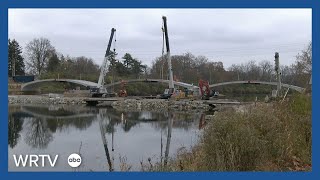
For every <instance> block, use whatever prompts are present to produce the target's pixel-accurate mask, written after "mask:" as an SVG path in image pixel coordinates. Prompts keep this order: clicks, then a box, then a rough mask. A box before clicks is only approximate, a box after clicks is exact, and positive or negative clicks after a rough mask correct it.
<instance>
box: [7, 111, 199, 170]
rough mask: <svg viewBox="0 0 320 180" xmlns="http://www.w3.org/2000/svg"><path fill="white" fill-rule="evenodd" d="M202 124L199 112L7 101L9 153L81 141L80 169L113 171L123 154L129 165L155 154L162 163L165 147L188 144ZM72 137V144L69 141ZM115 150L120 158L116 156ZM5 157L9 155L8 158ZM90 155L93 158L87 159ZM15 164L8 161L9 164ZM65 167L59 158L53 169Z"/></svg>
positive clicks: (58, 148)
mask: <svg viewBox="0 0 320 180" xmlns="http://www.w3.org/2000/svg"><path fill="white" fill-rule="evenodd" d="M204 125H205V116H204V114H202V113H186V112H167V113H157V112H148V111H142V112H127V111H117V110H114V109H107V108H96V107H86V106H10V107H9V122H8V128H9V135H8V146H9V154H14V153H17V152H25V153H30V154H31V153H33V152H34V151H36V152H41V153H45V152H49V151H50V152H57V153H58V152H59V153H61V154H62V155H64V156H67V155H69V154H70V153H71V152H74V149H79V144H78V143H76V142H75V141H81V146H83V147H82V148H80V149H81V152H79V153H81V155H82V156H84V159H87V167H88V168H89V169H86V170H84V171H88V170H95V171H106V170H107V171H118V170H119V166H120V163H121V162H120V161H121V157H126V159H128V161H129V162H127V163H129V164H131V165H133V166H134V168H133V169H134V170H139V165H140V162H141V160H142V159H147V158H149V157H155V155H156V156H157V157H158V158H160V159H158V160H160V161H161V163H163V164H164V165H166V164H167V162H168V158H169V157H170V152H173V153H175V152H176V150H177V149H178V148H180V147H181V146H185V147H188V146H189V147H190V146H192V145H193V143H195V142H196V137H195V136H197V135H196V134H195V133H196V132H198V131H199V129H202V128H203V126H204ZM70 134H75V136H74V135H70ZM99 134H100V135H99ZM96 136H100V138H98V139H97V138H96ZM78 137H79V138H78ZM80 137H81V138H80ZM77 138H78V139H77ZM99 139H101V140H99ZM65 141H68V142H69V144H70V145H69V146H70V147H69V146H68V144H64V142H65ZM73 142H74V144H77V147H75V146H76V145H71V144H73ZM50 144H54V145H53V146H50ZM156 144H158V145H156ZM159 144H160V146H159ZM18 145H19V146H18ZM99 147H101V149H100V150H99ZM157 147H158V148H157ZM101 150H103V151H102V152H103V153H102V152H101ZM79 151H80V150H79ZM101 153H102V154H101ZM157 154H158V155H157ZM117 155H119V158H115V156H117ZM120 155H121V157H120ZM171 155H173V154H171ZM103 157H104V158H103ZM10 158H11V157H10V155H9V161H10ZM90 159H97V160H96V161H94V160H93V161H92V162H91V161H90ZM103 159H104V160H103ZM119 159H120V161H118V160H119ZM89 161H90V162H89ZM14 168H15V167H14V166H13V165H10V163H9V170H10V169H11V170H12V169H14ZM67 168H68V166H66V165H65V164H60V165H58V167H57V168H56V169H54V170H56V171H68V169H67ZM38 170H41V169H38ZM45 170H52V169H45ZM69 170H70V169H69Z"/></svg>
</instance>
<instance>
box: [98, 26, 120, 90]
mask: <svg viewBox="0 0 320 180" xmlns="http://www.w3.org/2000/svg"><path fill="white" fill-rule="evenodd" d="M115 31H116V29H115V28H112V29H111V35H110V39H109V43H108V47H107V50H106V54H105V55H104V60H103V63H102V65H101V71H100V76H99V80H98V88H99V89H100V92H101V91H106V90H105V89H104V88H103V85H104V77H105V76H106V74H107V71H108V66H107V63H108V56H109V55H110V49H111V44H112V39H113V36H114V33H115Z"/></svg>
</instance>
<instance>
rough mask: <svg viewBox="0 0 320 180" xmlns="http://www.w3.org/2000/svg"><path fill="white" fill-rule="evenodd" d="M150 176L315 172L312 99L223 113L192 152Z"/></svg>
mask: <svg viewBox="0 0 320 180" xmlns="http://www.w3.org/2000/svg"><path fill="white" fill-rule="evenodd" d="M144 170H149V171H308V170H311V97H308V96H305V95H295V96H293V97H291V98H290V100H288V101H286V102H282V103H273V104H261V105H258V106H256V107H250V108H247V109H246V110H245V111H242V112H236V111H227V112H219V113H218V114H217V115H216V116H215V117H214V119H212V120H211V121H210V122H209V123H208V126H207V127H206V129H205V130H204V133H203V135H202V137H201V141H200V143H199V144H198V145H197V146H195V147H193V148H192V150H191V151H187V150H181V151H180V152H178V153H177V156H176V157H175V158H173V159H171V160H169V162H168V165H167V166H164V165H162V164H156V165H153V166H148V167H144Z"/></svg>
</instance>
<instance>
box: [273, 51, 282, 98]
mask: <svg viewBox="0 0 320 180" xmlns="http://www.w3.org/2000/svg"><path fill="white" fill-rule="evenodd" d="M274 58H275V59H274V61H275V71H276V76H277V81H278V84H277V96H280V95H281V72H280V63H279V53H278V52H276V53H275V55H274Z"/></svg>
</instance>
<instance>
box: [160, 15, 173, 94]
mask: <svg viewBox="0 0 320 180" xmlns="http://www.w3.org/2000/svg"><path fill="white" fill-rule="evenodd" d="M162 19H163V26H164V35H165V40H166V49H167V59H168V71H169V89H170V90H171V92H173V90H174V84H173V72H172V64H171V56H170V46H169V36H168V28H167V17H166V16H162Z"/></svg>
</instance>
